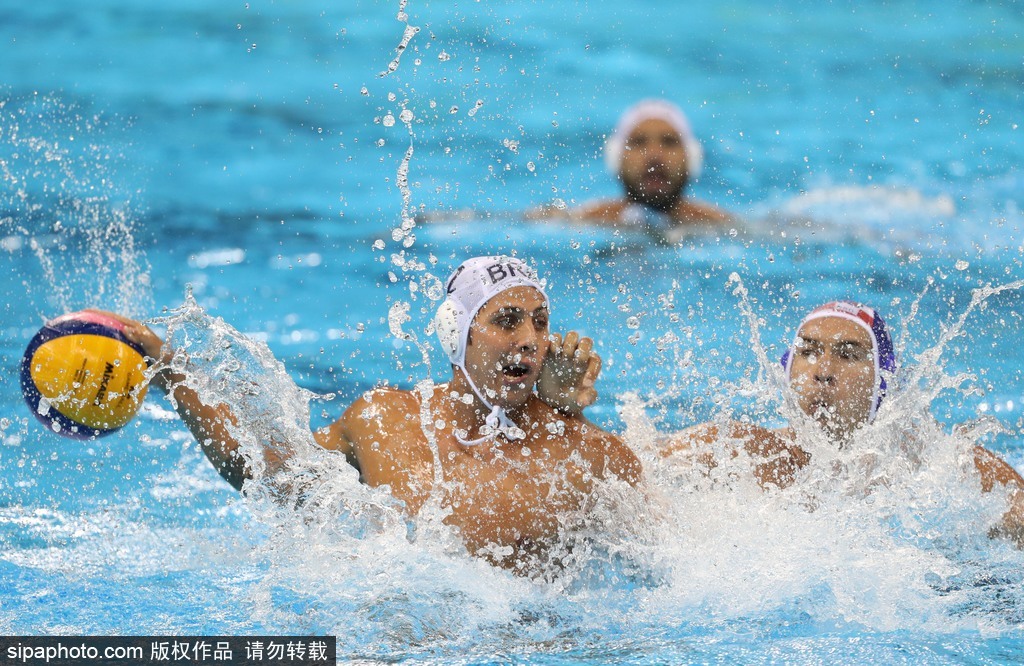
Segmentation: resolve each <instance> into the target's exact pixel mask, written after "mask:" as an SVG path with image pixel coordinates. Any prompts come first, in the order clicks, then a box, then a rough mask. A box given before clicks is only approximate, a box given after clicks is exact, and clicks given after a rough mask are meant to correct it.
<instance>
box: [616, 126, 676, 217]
mask: <svg viewBox="0 0 1024 666" xmlns="http://www.w3.org/2000/svg"><path fill="white" fill-rule="evenodd" d="M686 161H687V155H686V148H685V146H684V144H683V137H681V136H679V133H678V132H677V131H676V130H675V128H673V127H672V125H670V124H669V123H668V122H666V121H664V120H661V119H659V118H651V119H649V120H645V121H643V122H642V123H640V124H639V125H637V126H636V128H635V129H634V130H633V132H632V133H631V134H630V135H629V138H628V139H626V149H625V150H624V151H623V152H622V163H621V165H620V166H619V177H620V178H621V179H622V184H623V185H624V186H625V188H626V196H628V197H629V198H630V199H631V200H633V201H636V202H638V203H641V204H644V205H646V206H650V207H651V208H654V209H656V210H662V211H664V210H668V209H670V208H671V207H672V206H674V205H675V203H676V201H678V199H679V197H680V196H681V195H682V193H683V190H684V189H685V188H686V183H687V170H686V163H687V162H686Z"/></svg>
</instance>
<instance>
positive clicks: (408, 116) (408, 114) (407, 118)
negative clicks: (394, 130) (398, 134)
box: [398, 109, 413, 123]
mask: <svg viewBox="0 0 1024 666" xmlns="http://www.w3.org/2000/svg"><path fill="white" fill-rule="evenodd" d="M398 118H399V119H400V120H401V121H402V122H403V123H411V122H412V119H413V115H412V111H410V110H409V109H402V113H401V114H399V116H398Z"/></svg>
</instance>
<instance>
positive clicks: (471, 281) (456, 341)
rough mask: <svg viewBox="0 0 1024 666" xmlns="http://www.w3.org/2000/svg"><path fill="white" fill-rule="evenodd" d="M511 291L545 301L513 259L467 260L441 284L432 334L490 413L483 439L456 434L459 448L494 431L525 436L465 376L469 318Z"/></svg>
mask: <svg viewBox="0 0 1024 666" xmlns="http://www.w3.org/2000/svg"><path fill="white" fill-rule="evenodd" d="M514 287H532V288H533V289H536V290H537V291H539V292H540V294H541V296H543V297H544V300H545V301H547V299H548V296H547V294H546V293H545V292H544V285H543V284H542V283H541V281H540V280H539V279H538V277H537V273H536V271H534V270H533V269H532V268H530V267H529V266H527V265H526V263H524V262H523V261H522V260H520V259H516V258H515V257H505V256H493V257H473V258H472V259H467V260H466V261H464V262H462V265H460V266H459V267H458V268H456V269H455V272H454V273H452V274H451V276H450V277H449V278H448V281H447V282H445V288H446V291H447V296H446V297H445V299H444V302H443V303H441V307H439V308H438V309H437V314H436V315H435V316H434V330H435V331H436V332H437V338H438V340H440V342H441V348H442V349H443V350H444V352H445V354H447V355H448V359H449V360H450V361H451V362H452V365H454V366H455V367H457V368H458V369H459V370H461V371H462V374H463V375H464V376H465V377H466V380H467V381H468V382H469V386H470V388H472V389H473V393H475V394H476V397H477V398H479V399H480V401H481V402H482V403H484V406H486V407H487V408H488V409H489V410H491V412H490V414H489V415H488V416H487V418H486V419H485V420H484V426H485V435H484V436H483V437H481V438H479V439H475V440H464V439H462V438H461V437H459V436H458V434H456V436H455V437H456V439H458V440H459V442H461V443H462V444H467V445H473V444H480V443H481V442H484V441H486V440H488V439H492V438H493V437H494V435H496V434H497V433H498V431H501V432H503V433H504V434H505V436H506V437H509V438H510V439H521V438H522V437H523V436H525V434H524V433H523V431H522V430H520V429H519V428H518V427H517V426H516V424H515V423H513V422H512V420H511V419H509V418H508V415H507V414H506V413H505V410H504V409H503V408H502V407H498V406H496V405H492V404H491V402H490V401H489V400H488V399H487V398H486V397H485V396H484V395H483V393H481V392H480V390H479V389H478V388H477V387H476V384H475V383H473V379H472V378H471V377H470V376H469V373H468V372H466V346H467V344H468V340H469V327H470V325H471V324H472V323H473V318H474V317H476V314H477V313H478V312H479V311H480V309H481V308H482V307H483V306H484V305H485V304H486V303H487V302H488V301H489V300H491V299H492V298H494V297H495V296H497V295H498V294H500V293H501V292H503V291H506V290H508V289H512V288H514Z"/></svg>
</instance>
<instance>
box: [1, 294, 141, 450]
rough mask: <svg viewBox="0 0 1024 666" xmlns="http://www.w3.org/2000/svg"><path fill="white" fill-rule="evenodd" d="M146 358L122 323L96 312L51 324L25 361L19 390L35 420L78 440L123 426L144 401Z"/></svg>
mask: <svg viewBox="0 0 1024 666" xmlns="http://www.w3.org/2000/svg"><path fill="white" fill-rule="evenodd" d="M147 367H148V364H147V362H146V355H145V352H144V351H143V349H142V347H140V346H139V345H138V344H136V343H134V342H132V341H130V340H129V339H128V338H127V337H126V336H125V335H124V325H123V324H122V323H121V322H119V321H117V320H116V319H113V318H111V317H107V316H104V315H102V314H100V313H97V312H73V313H71V314H66V315H64V316H62V317H58V318H57V319H54V320H52V321H50V322H48V323H47V324H46V325H45V326H43V328H41V329H40V330H39V332H38V333H36V335H35V337H33V338H32V341H31V342H29V345H28V349H26V350H25V355H24V356H23V357H22V359H21V392H22V394H23V395H24V396H25V402H27V403H28V406H29V409H31V410H32V413H33V414H35V416H36V418H38V419H39V420H40V421H42V422H43V423H44V424H45V425H47V426H48V427H50V429H52V430H53V431H55V432H58V433H60V434H62V435H67V436H69V437H74V438H76V439H91V438H95V437H101V436H103V435H108V434H110V433H112V432H114V431H115V430H117V429H118V428H121V427H123V426H125V425H126V424H127V423H128V422H129V421H131V420H132V418H133V417H134V416H135V414H136V413H137V412H138V411H139V407H140V406H141V405H142V401H143V399H144V398H145V397H146V388H147V385H146V376H145V372H146V368H147Z"/></svg>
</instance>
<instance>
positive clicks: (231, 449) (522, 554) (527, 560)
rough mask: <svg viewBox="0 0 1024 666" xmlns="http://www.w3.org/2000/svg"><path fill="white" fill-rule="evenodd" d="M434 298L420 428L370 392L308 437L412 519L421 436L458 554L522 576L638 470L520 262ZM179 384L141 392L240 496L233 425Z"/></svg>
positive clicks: (420, 486)
mask: <svg viewBox="0 0 1024 666" xmlns="http://www.w3.org/2000/svg"><path fill="white" fill-rule="evenodd" d="M446 285H447V297H446V298H445V300H444V301H443V303H442V304H441V307H440V308H439V310H438V313H437V316H436V320H435V326H436V329H437V333H438V336H439V338H440V341H441V345H442V347H443V349H444V351H445V353H446V354H447V356H448V358H449V359H450V361H451V365H452V377H451V379H450V380H449V381H448V383H446V384H441V385H438V386H435V387H434V388H433V390H432V392H431V393H430V395H428V396H427V401H428V405H427V409H428V410H429V418H422V419H421V414H422V413H423V410H422V406H421V400H422V399H423V396H421V395H420V393H419V392H414V391H407V390H398V389H394V388H381V389H376V390H373V391H370V392H368V393H366V394H364V395H363V396H362V397H360V398H359V399H358V400H356V401H355V402H354V403H353V404H352V405H351V406H350V407H349V408H348V409H347V410H346V411H345V413H344V415H343V416H342V417H341V418H340V419H339V420H338V421H336V422H335V423H334V424H332V425H330V426H329V427H327V428H324V429H323V430H321V431H318V432H316V433H314V437H315V438H316V441H317V442H318V443H319V444H320V445H321V446H322V447H324V448H325V449H330V450H335V451H341V452H343V453H345V455H346V456H347V457H348V459H349V460H350V462H352V463H353V464H354V465H355V466H356V467H357V468H358V469H359V470H360V473H361V478H362V480H363V481H364V482H365V483H367V484H369V485H371V486H384V485H386V486H388V487H389V488H390V491H391V493H392V494H393V495H394V496H395V497H396V498H398V499H400V500H402V501H403V502H404V503H405V506H406V509H407V511H408V512H409V514H411V515H415V514H417V513H418V512H419V510H420V509H421V507H422V506H423V504H424V503H425V502H426V501H427V499H428V498H429V497H430V495H431V492H432V490H433V486H434V479H435V474H434V465H435V462H434V461H435V457H434V453H433V452H432V450H431V446H430V444H429V440H428V433H426V432H424V427H427V428H428V429H430V430H431V431H432V432H431V433H430V434H431V436H432V437H433V438H435V439H436V443H437V449H438V451H437V452H438V454H439V457H438V460H440V461H443V464H442V470H441V472H442V474H443V479H444V481H445V483H444V486H443V489H442V492H441V494H440V497H441V502H442V504H443V505H444V506H445V507H448V508H450V510H451V513H450V515H449V516H448V517H447V518H446V522H447V523H448V524H449V525H451V526H453V527H455V528H456V529H457V530H458V531H459V532H460V534H461V536H462V538H463V540H464V541H465V543H466V546H467V548H468V549H469V550H470V552H472V553H475V554H480V555H484V556H486V557H487V558H488V559H489V560H491V561H492V562H494V563H496V564H499V565H502V566H506V567H510V568H513V569H514V570H517V571H521V572H527V571H529V570H531V569H532V568H533V567H534V565H536V564H538V563H539V561H543V560H544V558H545V557H546V554H547V551H548V547H549V545H550V544H553V543H556V542H558V541H559V540H560V536H561V535H560V530H562V529H565V525H566V524H567V523H571V522H572V519H571V516H572V515H573V514H574V512H577V511H579V510H580V509H581V508H582V506H583V503H584V501H585V500H586V498H587V497H588V496H589V495H590V493H591V491H592V489H593V486H594V483H595V482H596V481H598V480H602V479H608V478H611V477H616V478H618V479H622V480H625V481H627V482H629V483H630V484H634V485H635V484H637V483H638V482H639V478H640V474H641V470H640V463H639V461H638V459H637V458H636V456H635V455H634V454H633V453H632V451H630V450H629V449H628V448H627V447H626V446H625V445H624V444H623V443H622V442H621V441H620V440H619V439H618V438H617V437H615V436H614V435H611V434H609V433H607V432H605V431H604V430H602V429H601V428H599V427H597V426H595V425H594V424H592V423H590V422H589V421H587V419H586V418H585V417H584V416H583V414H582V412H583V410H584V408H586V407H587V406H589V405H590V404H591V403H592V402H593V401H594V400H595V399H596V397H597V393H596V391H595V390H594V381H595V380H596V379H597V376H598V374H599V372H600V367H601V360H600V357H599V356H598V355H597V354H596V353H595V352H594V350H593V343H592V341H591V340H590V339H589V338H580V337H579V336H578V335H577V334H576V333H575V332H570V333H567V334H566V335H565V336H564V338H562V337H561V336H559V335H552V334H550V333H549V330H548V315H549V313H548V299H547V296H546V294H545V293H544V289H543V286H542V284H541V282H540V281H539V280H538V278H537V276H536V274H535V273H534V271H533V270H532V269H531V268H530V267H529V266H527V264H526V263H524V262H523V261H521V260H519V259H515V258H509V257H476V258H473V259H469V260H468V261H466V262H464V263H463V264H462V265H461V266H459V267H458V269H456V271H455V272H454V273H453V274H452V275H451V277H450V278H449V279H448V281H447V283H446ZM126 321H127V322H128V334H129V335H130V336H132V337H133V338H134V339H136V340H138V341H139V342H140V343H141V344H142V345H143V346H144V348H145V349H146V350H147V353H148V354H149V355H150V356H152V357H153V358H163V359H164V360H165V362H166V359H167V358H168V353H169V350H163V351H161V347H162V342H161V341H160V339H159V338H158V337H157V336H156V335H155V334H154V333H153V332H152V331H151V330H150V329H148V328H147V327H145V326H143V325H142V324H139V323H136V322H130V321H129V320H126ZM183 379H184V378H183V377H181V376H175V375H174V374H173V373H172V372H171V370H170V369H169V368H165V369H164V370H162V371H161V372H160V373H159V374H158V375H157V376H156V378H155V379H154V383H155V384H156V385H157V386H158V387H161V388H163V389H164V390H165V391H169V392H172V393H173V397H174V403H175V407H176V409H177V411H178V413H179V414H180V415H181V416H182V419H183V421H184V422H185V423H186V424H187V425H188V427H189V429H190V430H191V432H192V433H193V435H194V436H195V437H196V439H197V440H198V441H199V442H200V443H201V444H202V447H203V450H204V451H205V452H206V454H207V456H208V457H209V458H210V461H211V462H212V463H213V464H214V466H215V467H216V468H217V469H218V470H219V471H220V472H221V474H222V475H223V476H224V477H225V478H226V479H228V480H229V481H230V482H231V483H232V484H233V485H235V486H236V487H238V488H241V486H242V484H243V482H244V481H245V480H246V478H248V477H249V472H248V470H247V467H246V465H245V461H244V460H242V458H241V456H240V455H239V454H238V443H237V442H236V440H235V439H234V438H233V437H232V435H231V433H230V428H228V427H227V424H228V423H230V422H233V419H234V417H233V416H232V415H231V414H230V413H228V412H227V411H226V409H225V408H224V407H223V406H220V407H211V406H208V405H205V404H204V403H203V401H202V396H199V395H197V394H196V393H195V392H194V391H193V390H192V389H190V388H188V387H187V386H186V385H185V384H184V383H183ZM424 424H426V425H425V426H424ZM538 558H539V559H538Z"/></svg>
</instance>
